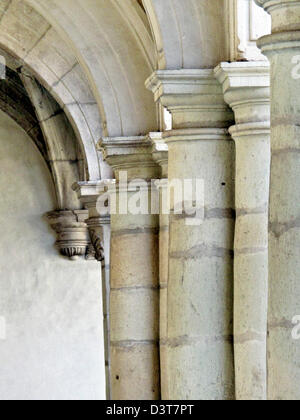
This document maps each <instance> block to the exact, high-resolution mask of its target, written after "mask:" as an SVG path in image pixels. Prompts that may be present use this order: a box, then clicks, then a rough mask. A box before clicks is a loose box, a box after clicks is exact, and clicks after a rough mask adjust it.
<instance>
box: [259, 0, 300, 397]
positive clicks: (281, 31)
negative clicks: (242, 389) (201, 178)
mask: <svg viewBox="0 0 300 420" xmlns="http://www.w3.org/2000/svg"><path fill="white" fill-rule="evenodd" d="M258 2H259V3H260V4H262V5H264V8H265V9H266V10H267V11H268V12H269V13H270V14H271V16H272V31H273V34H272V35H269V36H266V37H263V38H262V39H261V40H259V46H260V47H261V48H262V52H263V53H264V54H265V55H267V56H268V58H269V60H270V64H271V156H272V162H271V186H270V216H269V298H270V300H269V314H268V330H269V331H268V397H269V399H270V400H299V399H300V364H299V360H300V345H299V342H298V341H297V340H295V339H294V338H293V335H292V330H293V328H294V325H293V322H292V321H293V319H294V317H295V315H299V314H300V301H299V296H300V282H299V272H300V258H299V255H300V253H299V250H300V188H299V179H300V100H299V92H300V75H299V57H300V32H299V30H300V2H299V1H296V0H295V1H283V0H273V1H270V0H259V1H258Z"/></svg>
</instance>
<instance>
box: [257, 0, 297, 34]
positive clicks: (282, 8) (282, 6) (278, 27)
mask: <svg viewBox="0 0 300 420" xmlns="http://www.w3.org/2000/svg"><path fill="white" fill-rule="evenodd" d="M255 2H256V4H257V5H258V6H261V7H263V8H264V10H265V11H266V12H268V13H269V14H270V15H271V17H272V33H273V34H278V33H279V32H291V31H299V30H300V19H299V18H300V1H299V0H289V1H287V0H255Z"/></svg>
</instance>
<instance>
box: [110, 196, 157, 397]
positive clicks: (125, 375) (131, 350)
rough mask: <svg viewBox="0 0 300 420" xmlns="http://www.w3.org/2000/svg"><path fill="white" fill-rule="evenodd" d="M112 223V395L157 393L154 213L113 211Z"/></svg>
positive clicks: (147, 394)
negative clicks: (120, 212)
mask: <svg viewBox="0 0 300 420" xmlns="http://www.w3.org/2000/svg"><path fill="white" fill-rule="evenodd" d="M123 194H125V192H122V191H120V192H119V199H121V198H122V195H123ZM132 194H133V193H130V194H129V199H130V195H132ZM111 226H112V236H111V298H110V311H111V316H110V318H111V370H112V372H111V373H112V392H113V395H112V397H113V399H117V400H118V399H122V400H132V399H133V400H137V399H138V400H155V399H159V397H160V389H159V351H158V350H159V349H158V340H159V336H158V334H159V331H158V326H159V319H158V316H159V312H158V308H159V289H158V286H159V285H158V276H159V274H158V233H159V232H158V218H157V216H151V215H149V216H144V215H136V216H130V215H112V218H111Z"/></svg>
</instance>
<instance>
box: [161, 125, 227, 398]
mask: <svg viewBox="0 0 300 420" xmlns="http://www.w3.org/2000/svg"><path fill="white" fill-rule="evenodd" d="M165 138H166V141H167V143H168V146H169V181H170V182H171V181H172V180H174V179H179V180H181V181H184V180H185V179H193V180H196V179H199V180H204V186H205V220H204V222H203V223H202V224H201V225H200V226H189V225H188V224H187V219H185V217H182V216H180V215H176V214H172V213H171V216H170V243H169V274H168V276H169V281H168V320H167V322H168V359H169V360H168V369H169V395H170V398H171V399H179V400H184V399H197V400H199V399H201V400H228V399H233V398H234V369H233V348H232V340H233V331H232V328H233V326H232V305H233V302H232V301H233V232H234V211H233V206H234V144H233V142H232V141H231V139H230V136H228V134H227V133H226V130H222V129H199V130H194V131H193V130H183V131H179V130H178V131H175V132H173V133H166V135H165Z"/></svg>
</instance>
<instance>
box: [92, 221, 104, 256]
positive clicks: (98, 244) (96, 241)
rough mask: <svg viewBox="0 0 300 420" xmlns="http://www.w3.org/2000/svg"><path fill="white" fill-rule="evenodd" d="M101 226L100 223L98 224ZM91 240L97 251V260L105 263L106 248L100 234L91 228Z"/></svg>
mask: <svg viewBox="0 0 300 420" xmlns="http://www.w3.org/2000/svg"><path fill="white" fill-rule="evenodd" d="M97 224H98V225H99V222H97ZM89 232H90V238H91V242H92V244H93V247H94V250H95V258H96V260H97V261H99V262H102V261H104V247H103V242H102V239H101V236H100V234H99V232H97V230H96V229H95V228H94V229H93V228H91V227H89Z"/></svg>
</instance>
